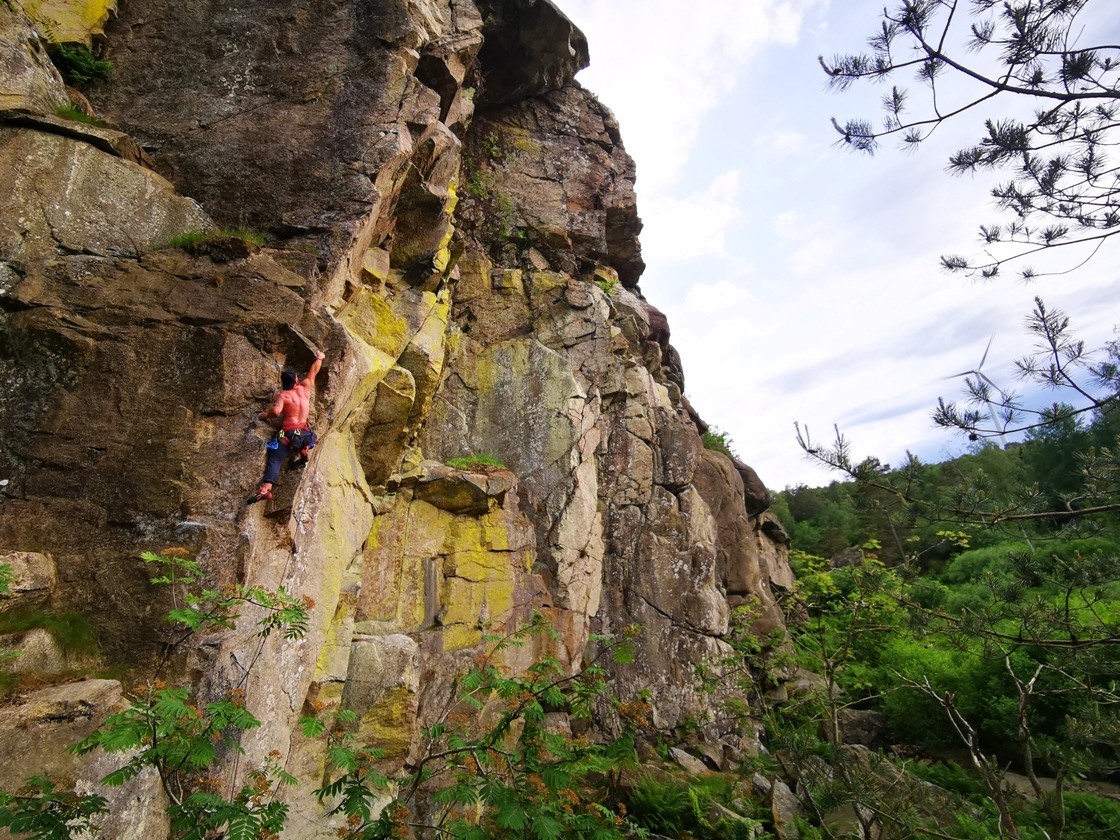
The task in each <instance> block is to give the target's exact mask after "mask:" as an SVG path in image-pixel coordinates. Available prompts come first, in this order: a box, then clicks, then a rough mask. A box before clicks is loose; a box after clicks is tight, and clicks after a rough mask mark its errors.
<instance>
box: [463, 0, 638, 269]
mask: <svg viewBox="0 0 1120 840" xmlns="http://www.w3.org/2000/svg"><path fill="white" fill-rule="evenodd" d="M542 4H543V3H542ZM465 157H466V160H467V162H468V165H471V166H472V167H474V168H476V173H475V174H474V175H473V176H472V177H471V180H468V183H467V187H466V188H465V189H464V190H463V196H462V201H461V207H460V216H461V225H462V226H463V228H464V230H465V231H467V232H468V233H470V234H472V235H474V236H475V237H476V238H478V239H479V240H480V241H482V242H484V243H485V244H486V246H487V247H488V250H489V256H490V257H491V259H493V260H494V261H495V262H498V263H501V264H504V265H506V266H510V267H513V266H517V267H520V268H526V269H528V268H531V267H534V266H533V265H532V262H531V260H530V256H529V250H530V249H529V247H528V246H530V245H531V246H532V248H533V249H535V252H536V253H538V254H540V255H543V257H544V258H545V259H546V260H547V262H548V263H549V266H550V267H551V268H552V269H554V270H557V271H565V272H567V273H569V274H571V275H573V276H580V275H582V274H585V273H589V272H592V271H593V270H594V269H595V266H596V265H598V264H604V265H608V266H610V267H611V268H612V269H614V270H615V271H616V272H617V274H618V277H619V279H620V280H621V282H622V284H623V285H624V286H627V287H632V286H635V285H637V282H638V278H639V276H640V275H641V273H642V271H643V269H644V268H645V263H644V262H643V261H642V258H641V249H640V247H639V245H638V239H637V234H638V232H639V231H640V230H641V227H642V223H641V220H640V219H639V218H638V213H637V205H636V199H635V196H634V177H635V175H634V161H633V160H632V159H631V158H630V156H629V155H628V154H627V153H626V151H625V149H624V148H623V147H622V142H621V139H620V136H619V131H618V124H617V123H616V122H615V120H614V117H613V116H612V115H611V113H610V112H609V111H608V110H607V109H606V108H604V107H603V106H602V105H601V104H600V103H599V102H598V101H597V100H596V99H595V98H594V97H593V96H592V95H591V94H590V93H588V92H587V91H585V90H583V89H582V88H579V87H574V86H573V87H565V88H562V89H560V90H556V91H554V92H552V93H549V94H547V95H545V96H543V97H539V98H534V99H529V100H526V101H523V102H519V103H516V104H511V105H508V106H506V107H504V108H499V109H496V110H491V111H486V112H484V113H481V114H479V115H478V116H477V117H476V118H475V121H474V123H472V125H471V132H470V135H469V136H468V138H467V142H466V149H465ZM514 234H516V235H514Z"/></svg>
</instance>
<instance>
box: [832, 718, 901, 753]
mask: <svg viewBox="0 0 1120 840" xmlns="http://www.w3.org/2000/svg"><path fill="white" fill-rule="evenodd" d="M840 733H841V738H842V740H843V743H845V744H855V745H858V746H861V747H869V748H870V749H873V750H878V749H886V748H887V747H888V746H889V745H890V732H889V731H888V729H887V719H886V717H885V716H884V715H883V714H882V713H881V712H876V711H872V710H870V709H841V711H840Z"/></svg>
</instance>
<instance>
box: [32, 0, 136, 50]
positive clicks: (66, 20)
mask: <svg viewBox="0 0 1120 840" xmlns="http://www.w3.org/2000/svg"><path fill="white" fill-rule="evenodd" d="M21 5H22V6H23V10H24V11H25V12H27V15H28V17H30V18H31V19H32V20H33V21H35V22H36V23H38V24H39V26H40V28H41V29H43V30H44V31H43V34H44V35H46V36H47V37H48V38H50V40H52V41H57V42H58V43H60V44H85V45H86V46H87V47H88V46H90V45H91V43H92V38H93V36H95V35H104V34H105V24H106V23H107V22H108V20H109V16H110V15H112V14H116V11H117V0H22V3H21Z"/></svg>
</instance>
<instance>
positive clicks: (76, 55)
mask: <svg viewBox="0 0 1120 840" xmlns="http://www.w3.org/2000/svg"><path fill="white" fill-rule="evenodd" d="M50 56H51V61H53V62H54V66H55V67H57V68H58V72H59V73H61V74H62V78H63V80H64V81H65V82H66V84H68V85H73V86H74V87H79V86H81V85H85V84H89V83H90V82H92V81H96V80H98V79H108V78H109V77H110V76H111V75H113V63H112V62H111V61H109V60H107V59H104V58H98V57H97V56H95V55H94V54H93V51H92V50H90V48H89V47H86V46H83V45H81V44H59V45H57V46H56V47H54V48H53V49H52V50H51V51H50Z"/></svg>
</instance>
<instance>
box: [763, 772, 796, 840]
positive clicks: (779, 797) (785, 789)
mask: <svg viewBox="0 0 1120 840" xmlns="http://www.w3.org/2000/svg"><path fill="white" fill-rule="evenodd" d="M802 813H803V809H802V808H801V803H800V802H799V801H798V799H797V797H796V796H795V795H794V793H793V791H792V790H790V789H789V785H787V784H786V783H785V782H783V781H782V780H781V779H775V780H774V781H773V783H772V786H771V788H770V815H771V819H772V823H773V826H774V834H776V835H777V836H778V840H799V838H800V837H801V831H800V829H798V827H797V818H798V816H800V815H801V814H802Z"/></svg>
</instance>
